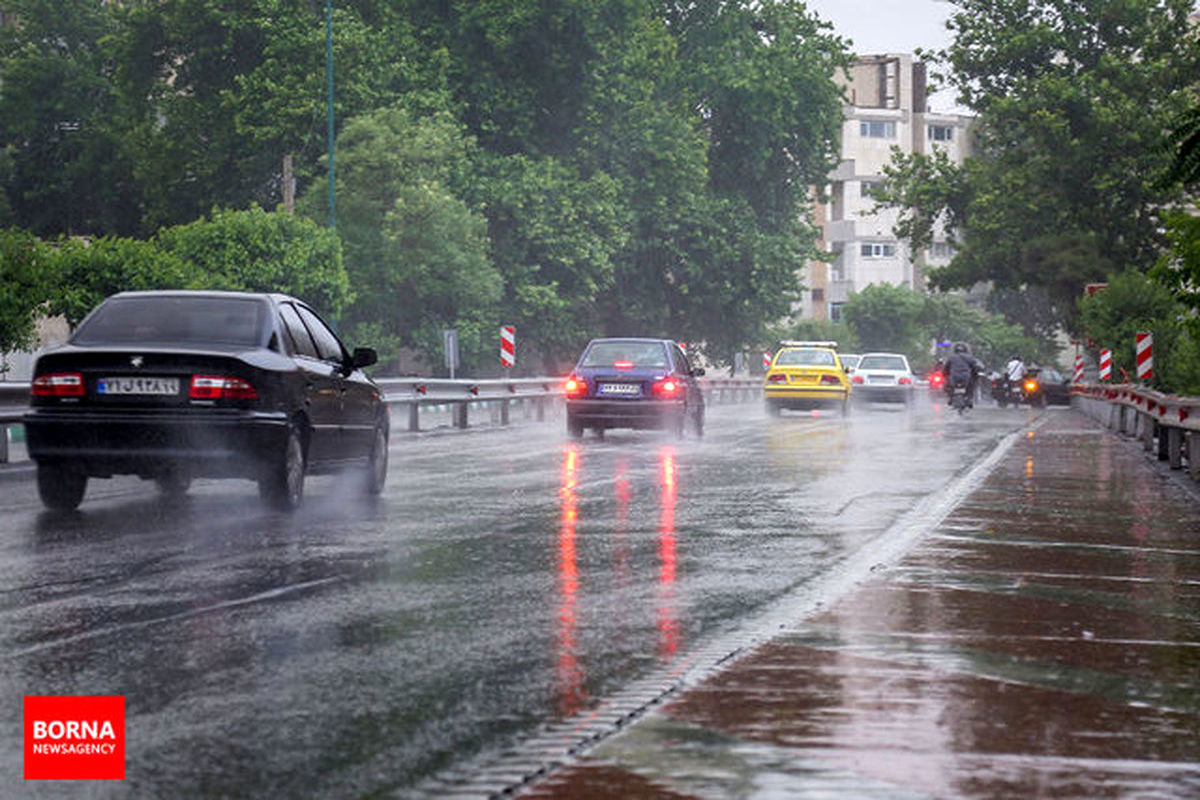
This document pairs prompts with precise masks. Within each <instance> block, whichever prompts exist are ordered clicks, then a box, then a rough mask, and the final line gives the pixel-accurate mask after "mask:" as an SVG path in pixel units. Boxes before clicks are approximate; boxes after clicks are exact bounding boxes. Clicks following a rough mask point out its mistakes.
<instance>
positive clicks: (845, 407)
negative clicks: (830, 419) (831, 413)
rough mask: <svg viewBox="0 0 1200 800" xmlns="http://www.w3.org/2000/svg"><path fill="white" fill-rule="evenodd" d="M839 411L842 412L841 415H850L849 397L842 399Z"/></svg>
mask: <svg viewBox="0 0 1200 800" xmlns="http://www.w3.org/2000/svg"><path fill="white" fill-rule="evenodd" d="M841 412H842V416H843V417H848V416H850V398H849V397H847V398H846V399H844V400H842V407H841Z"/></svg>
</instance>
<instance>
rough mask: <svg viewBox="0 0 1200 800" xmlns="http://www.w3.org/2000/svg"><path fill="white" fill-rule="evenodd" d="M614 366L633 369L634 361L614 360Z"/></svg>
mask: <svg viewBox="0 0 1200 800" xmlns="http://www.w3.org/2000/svg"><path fill="white" fill-rule="evenodd" d="M613 366H614V367H616V368H617V369H633V362H632V361H614V362H613Z"/></svg>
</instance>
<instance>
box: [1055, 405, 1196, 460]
mask: <svg viewBox="0 0 1200 800" xmlns="http://www.w3.org/2000/svg"><path fill="white" fill-rule="evenodd" d="M1071 405H1072V406H1073V407H1074V408H1076V409H1078V410H1080V411H1082V412H1083V413H1085V414H1087V415H1088V416H1089V417H1091V418H1092V419H1095V420H1097V421H1098V422H1100V423H1102V424H1103V425H1104V426H1105V427H1107V428H1108V429H1109V430H1111V431H1115V432H1117V433H1120V434H1123V435H1125V436H1130V437H1132V438H1135V439H1138V440H1140V441H1141V443H1142V446H1143V447H1144V448H1145V449H1146V451H1147V452H1155V451H1157V455H1158V458H1159V460H1160V461H1166V462H1167V464H1168V465H1169V466H1170V468H1171V469H1183V468H1184V465H1185V463H1186V466H1187V470H1188V473H1189V474H1190V475H1191V476H1192V478H1194V479H1196V480H1200V397H1180V396H1178V395H1168V394H1163V393H1162V392H1156V391H1154V390H1153V389H1148V388H1146V387H1144V386H1138V385H1136V384H1076V385H1074V386H1072V387H1071Z"/></svg>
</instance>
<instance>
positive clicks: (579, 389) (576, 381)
mask: <svg viewBox="0 0 1200 800" xmlns="http://www.w3.org/2000/svg"><path fill="white" fill-rule="evenodd" d="M563 392H564V393H565V394H566V395H567V397H583V396H584V395H585V394H587V381H585V380H584V379H583V378H579V377H576V376H575V375H572V376H571V377H569V378H567V380H566V383H564V384H563Z"/></svg>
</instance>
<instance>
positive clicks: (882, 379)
mask: <svg viewBox="0 0 1200 800" xmlns="http://www.w3.org/2000/svg"><path fill="white" fill-rule="evenodd" d="M851 381H852V382H853V384H854V398H855V399H856V400H880V401H889V402H901V403H907V402H909V400H910V399H911V398H912V389H913V374H912V370H911V369H909V366H908V359H907V358H905V357H904V356H903V355H901V354H899V353H864V354H863V357H862V358H861V359H859V361H858V366H857V367H856V368H855V370H854V374H853V376H851Z"/></svg>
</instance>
